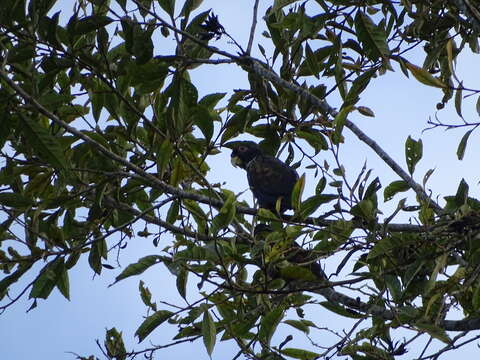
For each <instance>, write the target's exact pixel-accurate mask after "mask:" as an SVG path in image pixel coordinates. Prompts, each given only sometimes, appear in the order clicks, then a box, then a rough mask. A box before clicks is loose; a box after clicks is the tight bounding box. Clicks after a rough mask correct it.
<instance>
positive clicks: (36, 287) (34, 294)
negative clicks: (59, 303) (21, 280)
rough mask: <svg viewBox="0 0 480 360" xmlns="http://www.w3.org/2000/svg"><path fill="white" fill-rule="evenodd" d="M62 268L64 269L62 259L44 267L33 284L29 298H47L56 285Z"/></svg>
mask: <svg viewBox="0 0 480 360" xmlns="http://www.w3.org/2000/svg"><path fill="white" fill-rule="evenodd" d="M62 267H63V269H65V264H64V262H63V258H57V259H55V260H53V261H51V262H49V263H48V264H47V265H45V267H44V268H43V269H42V270H41V271H40V274H39V275H38V277H37V279H36V280H35V282H34V283H33V286H32V290H31V291H30V295H29V298H41V299H46V298H48V296H49V295H50V293H51V292H52V290H53V288H54V287H55V285H56V284H57V281H58V278H59V277H60V276H61V275H62V274H61V268H62ZM59 270H60V271H59Z"/></svg>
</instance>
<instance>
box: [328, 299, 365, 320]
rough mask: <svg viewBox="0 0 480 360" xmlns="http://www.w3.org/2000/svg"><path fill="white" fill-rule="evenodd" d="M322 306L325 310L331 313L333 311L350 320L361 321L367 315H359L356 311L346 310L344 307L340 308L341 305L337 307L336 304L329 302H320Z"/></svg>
mask: <svg viewBox="0 0 480 360" xmlns="http://www.w3.org/2000/svg"><path fill="white" fill-rule="evenodd" d="M320 305H322V306H323V307H324V308H326V309H328V310H330V311H332V312H334V313H336V314H338V315H341V316H344V317H348V318H352V319H361V318H364V317H365V315H363V314H360V313H357V312H356V311H354V310H351V309H348V308H344V307H343V306H340V305H337V304H334V303H330V302H328V301H322V302H320Z"/></svg>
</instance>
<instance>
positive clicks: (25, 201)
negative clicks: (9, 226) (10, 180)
mask: <svg viewBox="0 0 480 360" xmlns="http://www.w3.org/2000/svg"><path fill="white" fill-rule="evenodd" d="M0 204H1V205H3V206H8V207H12V208H15V209H19V210H21V209H26V208H28V207H31V206H33V205H35V202H34V201H33V200H32V199H31V198H29V197H26V196H24V195H21V194H17V193H7V192H5V193H0Z"/></svg>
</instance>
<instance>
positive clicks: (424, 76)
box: [405, 61, 446, 88]
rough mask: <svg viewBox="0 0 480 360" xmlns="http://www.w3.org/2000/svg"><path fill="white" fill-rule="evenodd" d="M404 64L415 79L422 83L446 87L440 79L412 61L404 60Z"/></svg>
mask: <svg viewBox="0 0 480 360" xmlns="http://www.w3.org/2000/svg"><path fill="white" fill-rule="evenodd" d="M405 66H406V67H407V68H408V70H410V72H411V73H412V74H413V76H414V77H415V79H417V80H418V81H419V82H421V83H422V84H425V85H428V86H433V87H437V88H445V87H446V85H445V84H444V83H443V82H442V81H441V80H439V79H437V78H436V77H434V76H433V75H432V74H430V73H429V72H428V71H427V70H425V69H424V68H421V67H419V66H417V65H414V64H412V63H409V62H407V61H405Z"/></svg>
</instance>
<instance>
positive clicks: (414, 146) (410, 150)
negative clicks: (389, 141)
mask: <svg viewBox="0 0 480 360" xmlns="http://www.w3.org/2000/svg"><path fill="white" fill-rule="evenodd" d="M422 156H423V143H422V140H421V139H420V140H418V141H416V140H413V139H412V138H411V137H410V136H409V137H408V138H407V140H406V142H405V159H406V161H407V167H408V171H409V172H410V174H413V172H414V171H415V166H416V165H417V163H418V162H419V161H420V159H421V158H422Z"/></svg>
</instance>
